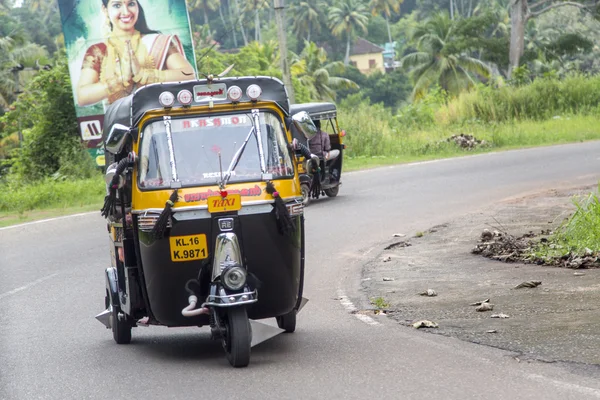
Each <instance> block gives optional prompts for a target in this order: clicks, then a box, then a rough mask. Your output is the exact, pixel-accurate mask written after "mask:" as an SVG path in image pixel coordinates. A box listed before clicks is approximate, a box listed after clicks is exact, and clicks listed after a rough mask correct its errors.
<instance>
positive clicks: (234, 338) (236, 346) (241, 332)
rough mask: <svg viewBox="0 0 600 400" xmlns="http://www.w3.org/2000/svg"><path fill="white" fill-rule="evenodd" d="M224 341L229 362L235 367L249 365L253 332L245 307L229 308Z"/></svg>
mask: <svg viewBox="0 0 600 400" xmlns="http://www.w3.org/2000/svg"><path fill="white" fill-rule="evenodd" d="M224 341H225V342H224V347H225V353H226V354H227V361H229V364H231V366H232V367H235V368H243V367H247V366H248V364H250V349H251V342H252V332H251V330H250V321H249V320H248V313H247V312H246V308H245V307H232V308H230V309H229V310H227V317H226V333H225V338H224Z"/></svg>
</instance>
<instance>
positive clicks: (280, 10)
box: [273, 0, 296, 104]
mask: <svg viewBox="0 0 600 400" xmlns="http://www.w3.org/2000/svg"><path fill="white" fill-rule="evenodd" d="M273 1H274V3H275V20H276V22H277V37H278V39H279V65H280V67H281V72H282V74H283V84H284V85H285V87H286V89H287V92H288V97H289V98H290V104H294V103H295V102H296V101H295V96H294V87H293V86H292V75H291V73H290V64H289V63H288V58H287V53H288V51H287V38H286V36H285V31H284V29H283V24H284V22H285V5H284V2H285V0H273Z"/></svg>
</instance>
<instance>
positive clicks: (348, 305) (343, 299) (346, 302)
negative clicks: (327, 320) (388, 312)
mask: <svg viewBox="0 0 600 400" xmlns="http://www.w3.org/2000/svg"><path fill="white" fill-rule="evenodd" d="M338 299H339V300H340V304H341V305H342V306H344V308H345V309H346V311H348V313H350V314H352V315H354V316H355V317H356V318H358V320H360V321H362V322H364V323H366V324H369V325H381V324H380V323H379V322H377V321H375V320H374V319H373V318H371V317H369V316H368V315H365V314H360V313H359V312H358V308H356V306H355V305H354V304H353V303H352V301H350V299H349V298H348V296H346V295H345V294H344V292H343V291H341V290H338Z"/></svg>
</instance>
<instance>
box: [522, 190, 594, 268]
mask: <svg viewBox="0 0 600 400" xmlns="http://www.w3.org/2000/svg"><path fill="white" fill-rule="evenodd" d="M573 204H574V205H575V212H574V213H573V215H571V217H569V218H568V219H567V220H566V221H565V222H564V223H563V224H562V225H560V226H559V227H558V228H557V229H556V230H555V232H554V233H553V234H552V235H551V236H550V237H549V238H548V241H547V242H543V243H539V244H538V246H537V247H536V248H535V249H534V255H535V256H537V257H539V258H541V259H545V260H548V259H551V258H560V257H562V256H566V255H577V256H585V255H590V252H592V253H595V254H597V253H598V251H600V235H598V234H597V233H598V232H600V199H599V198H598V194H597V193H591V194H590V195H589V196H588V197H587V198H584V199H583V200H580V199H578V198H574V199H573Z"/></svg>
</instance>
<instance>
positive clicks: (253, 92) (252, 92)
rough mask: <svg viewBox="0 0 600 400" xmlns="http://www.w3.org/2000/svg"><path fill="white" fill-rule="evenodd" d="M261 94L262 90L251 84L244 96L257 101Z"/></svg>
mask: <svg viewBox="0 0 600 400" xmlns="http://www.w3.org/2000/svg"><path fill="white" fill-rule="evenodd" d="M261 94H262V89H261V88H260V86H258V85H257V84H252V85H250V86H248V88H247V89H246V96H248V98H250V100H252V101H256V100H258V98H259V97H260V95H261Z"/></svg>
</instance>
